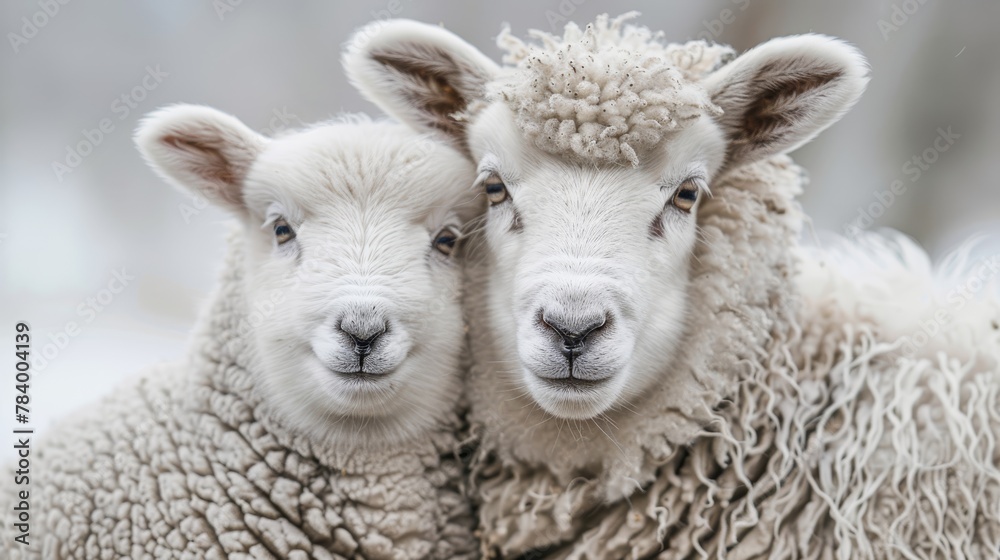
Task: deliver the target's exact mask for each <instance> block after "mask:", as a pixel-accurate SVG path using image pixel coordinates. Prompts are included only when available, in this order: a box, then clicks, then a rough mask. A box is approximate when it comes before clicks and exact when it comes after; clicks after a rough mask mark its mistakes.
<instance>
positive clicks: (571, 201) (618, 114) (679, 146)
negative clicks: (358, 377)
mask: <svg viewBox="0 0 1000 560" xmlns="http://www.w3.org/2000/svg"><path fill="white" fill-rule="evenodd" d="M622 21H623V19H621V18H620V19H619V20H615V21H614V22H611V23H609V21H608V20H607V18H603V19H602V18H599V19H598V21H597V22H596V23H595V24H593V25H590V26H588V27H587V29H586V30H585V31H583V30H580V29H579V28H577V27H576V26H572V25H571V26H567V30H566V34H565V36H564V37H561V38H560V37H553V36H550V35H546V34H541V35H542V37H541V43H542V44H541V45H527V44H525V43H523V42H520V41H516V40H513V39H511V38H510V37H509V36H508V34H506V33H504V34H502V35H501V40H500V42H501V45H502V46H504V47H506V48H507V49H508V56H507V58H506V59H505V61H506V62H509V63H512V65H511V66H506V67H502V68H501V67H499V66H497V65H496V64H495V63H493V62H492V61H490V60H489V59H488V58H486V57H485V56H484V55H482V54H481V53H479V51H477V50H476V49H475V48H473V47H472V46H470V45H468V44H467V43H465V42H463V41H462V40H461V39H459V38H458V37H456V36H454V35H452V34H450V33H448V32H446V31H444V30H442V29H440V28H438V27H432V26H425V25H422V24H417V23H415V22H408V21H395V22H387V23H386V22H380V23H377V24H373V25H372V26H370V27H369V28H366V29H362V30H361V31H359V32H358V34H357V36H356V38H355V40H354V41H353V43H352V44H351V45H350V48H349V50H348V52H347V53H346V54H345V57H344V63H345V68H346V69H347V72H348V74H349V76H350V77H351V78H352V81H353V82H354V83H355V85H356V86H357V87H358V88H359V89H360V90H361V91H362V92H363V93H364V94H366V95H367V96H368V97H369V98H370V99H372V100H373V101H374V102H376V103H377V104H379V105H380V106H381V107H383V108H384V109H385V110H386V111H388V112H390V113H391V114H393V115H394V116H397V117H398V118H400V119H402V120H404V121H406V122H409V123H410V124H411V125H413V126H414V127H416V128H418V129H421V130H433V131H437V133H438V134H439V135H440V136H441V137H442V138H443V139H446V140H447V141H449V142H452V143H453V144H454V145H456V146H457V147H459V148H460V149H462V150H463V151H464V152H465V153H466V154H467V155H468V156H469V157H470V158H471V160H472V161H473V162H475V163H476V165H477V166H478V172H479V179H478V184H479V188H480V189H482V192H483V193H484V195H485V197H486V198H487V199H488V200H489V202H490V209H489V211H488V218H487V226H486V228H485V236H486V239H487V241H488V246H489V248H490V250H491V252H492V253H493V261H492V262H493V270H491V271H490V273H489V274H488V275H485V276H486V277H487V278H488V280H487V282H488V284H489V285H488V286H485V287H479V288H485V292H484V293H485V294H486V296H485V297H488V298H489V302H490V305H489V308H490V317H489V324H490V327H491V333H490V334H491V336H492V337H494V339H496V340H497V345H496V346H497V348H500V349H505V351H507V352H509V353H510V355H509V356H506V357H507V358H508V359H510V360H511V361H513V360H516V361H517V363H518V364H519V366H520V367H519V368H517V372H516V375H517V376H518V377H519V379H518V380H516V381H519V382H520V383H521V384H523V386H525V387H526V388H527V390H528V392H529V393H530V394H531V396H532V397H533V399H534V400H535V401H536V402H537V404H539V405H540V406H541V407H542V408H543V409H544V410H546V411H547V412H549V413H550V414H552V415H555V416H558V417H563V418H575V419H585V418H592V417H595V416H597V415H600V414H602V413H604V412H606V411H607V410H609V409H610V408H612V407H615V406H624V405H626V404H627V403H628V401H629V400H631V399H634V398H636V397H638V396H640V395H641V394H643V393H644V392H645V391H647V390H648V389H649V388H650V386H651V385H652V384H655V383H657V382H658V380H659V379H660V378H662V377H663V376H664V374H665V373H666V372H668V371H669V369H670V367H671V362H672V358H673V357H674V356H675V355H676V354H677V353H678V352H679V351H681V350H682V349H681V348H680V344H681V343H682V340H683V337H684V330H685V323H686V317H685V315H686V309H687V306H686V288H687V285H688V282H689V279H688V268H689V265H690V261H691V255H692V253H693V249H694V247H695V244H696V243H698V239H697V228H698V200H699V199H700V198H702V197H704V196H708V195H709V190H710V185H711V183H712V179H713V177H715V176H717V175H719V174H720V173H723V172H725V170H727V169H729V168H733V167H736V166H739V165H742V164H745V163H750V162H753V161H757V160H760V159H762V158H766V157H769V156H772V155H776V154H780V153H783V152H787V151H789V150H792V149H794V148H796V147H798V146H800V145H801V144H803V143H805V142H807V141H808V140H809V139H811V138H812V137H813V136H815V135H816V134H818V133H819V132H820V131H821V130H822V129H824V128H826V127H827V126H829V125H830V124H832V123H833V122H834V121H835V120H836V119H837V118H839V116H840V115H841V114H843V112H844V111H846V110H847V109H848V108H849V107H850V106H851V105H852V104H853V103H854V102H855V101H856V100H857V98H858V97H859V96H860V94H861V92H862V90H863V88H864V85H865V82H866V78H865V74H866V67H865V63H864V61H863V59H862V58H861V56H860V54H859V53H857V51H855V50H854V49H853V48H851V47H849V46H847V45H845V44H843V43H841V42H839V41H836V40H834V39H830V38H826V37H821V36H814V35H808V36H800V37H790V38H783V39H775V40H773V41H769V42H767V43H765V44H763V45H761V46H759V47H757V48H755V49H753V50H751V51H749V52H747V53H746V54H744V55H742V56H740V57H738V58H736V59H735V60H733V61H729V60H728V57H727V52H726V49H720V48H716V47H712V46H709V45H706V44H704V43H691V44H688V45H680V46H679V45H666V44H663V43H662V42H660V41H659V39H658V38H657V37H655V36H654V35H653V34H651V33H650V32H649V31H648V30H645V29H644V28H635V27H623V26H622ZM734 234H738V233H736V232H734ZM695 281H696V280H695ZM508 369H509V367H508Z"/></svg>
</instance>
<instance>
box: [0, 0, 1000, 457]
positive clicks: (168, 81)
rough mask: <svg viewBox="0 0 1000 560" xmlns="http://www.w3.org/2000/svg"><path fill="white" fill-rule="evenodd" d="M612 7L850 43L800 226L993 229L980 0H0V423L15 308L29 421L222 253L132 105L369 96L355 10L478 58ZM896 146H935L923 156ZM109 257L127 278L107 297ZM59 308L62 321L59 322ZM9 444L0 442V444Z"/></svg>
mask: <svg viewBox="0 0 1000 560" xmlns="http://www.w3.org/2000/svg"><path fill="white" fill-rule="evenodd" d="M50 4H51V5H50ZM54 6H58V8H55V7H54ZM46 9H48V10H49V12H51V14H50V13H46V12H45V10H46ZM632 9H636V10H639V11H641V12H642V13H643V16H642V18H641V19H640V23H642V24H644V25H647V26H649V27H652V28H654V29H662V30H664V31H665V32H666V33H667V36H668V37H670V38H672V39H676V40H686V39H692V38H697V37H701V38H712V39H715V40H718V41H720V42H724V43H729V44H732V45H734V46H735V47H737V48H738V49H740V50H743V49H746V48H749V47H751V46H753V45H755V44H757V43H760V42H762V41H765V40H767V39H768V38H771V37H775V36H779V35H789V34H796V33H805V32H818V33H825V34H829V35H834V36H838V37H841V38H843V39H845V40H847V41H850V42H851V43H854V44H855V45H857V46H858V47H860V48H861V50H862V51H864V52H865V54H866V55H867V56H868V58H869V60H870V62H871V66H872V75H873V79H872V82H871V84H870V86H869V89H868V92H867V94H866V95H865V96H864V97H863V98H862V100H861V102H860V103H859V104H858V106H857V107H856V108H855V109H854V110H853V111H852V112H851V113H850V114H849V115H848V116H847V117H846V118H844V119H843V120H842V121H841V122H840V123H839V124H837V125H836V126H834V127H833V128H832V129H831V130H829V131H827V132H826V133H824V134H823V135H822V136H821V137H820V138H819V139H818V140H816V141H814V142H813V143H812V144H810V145H808V146H807V147H805V148H803V149H801V150H799V151H798V152H797V153H796V154H795V157H796V159H797V160H798V162H799V163H801V164H802V165H804V166H805V167H806V169H808V170H809V172H810V174H811V177H812V184H811V185H810V188H809V190H808V192H807V193H806V194H805V196H804V197H803V204H804V205H805V207H806V210H807V211H808V212H809V214H810V215H811V216H812V217H813V220H814V225H815V227H816V229H817V230H833V231H837V232H841V233H843V232H844V231H845V228H847V227H848V226H849V225H850V224H852V223H856V221H857V220H858V219H859V216H861V215H862V214H863V213H865V214H868V215H871V214H878V215H877V216H873V218H874V219H873V220H872V221H873V224H872V226H871V227H880V226H889V227H893V228H896V229H899V230H901V231H903V232H905V233H906V234H908V235H910V236H913V237H915V238H916V239H917V240H918V241H920V242H921V243H922V244H924V246H925V247H927V249H928V250H929V251H930V253H931V254H932V255H934V256H936V257H940V256H941V255H942V254H944V253H946V252H947V251H948V250H949V249H951V248H954V247H955V246H956V245H957V244H958V243H960V242H961V240H963V239H964V238H965V237H967V236H968V235H970V234H971V233H973V232H987V231H991V232H994V233H998V232H1000V188H998V185H997V183H998V181H997V178H996V175H997V171H996V169H997V166H996V162H997V159H998V156H997V151H998V149H1000V103H998V102H997V99H998V97H1000V96H998V93H1000V56H998V53H1000V34H998V33H996V28H997V26H998V24H1000V3H997V2H992V1H987V0H983V1H981V2H979V1H964V2H963V1H956V2H948V3H947V4H946V3H945V2H944V1H943V0H919V1H918V0H905V1H903V0H894V1H876V2H873V1H870V0H865V1H861V0H858V1H854V2H837V3H834V2H801V1H800V2H795V1H793V0H787V1H765V0H717V1H705V2H680V1H665V0H651V1H643V2H634V1H615V2H610V1H601V0H505V1H503V2H490V3H479V2H468V1H455V2H444V1H425V0H377V1H372V2H360V1H352V2H318V1H316V2H281V3H279V2H264V1H258V0H214V2H213V1H201V2H193V1H186V2H154V1H152V0H145V1H138V2H108V1H91V2H80V1H78V2H68V3H67V4H66V5H61V4H58V2H56V0H41V1H25V2H3V3H2V4H0V30H2V31H3V33H4V35H5V38H6V44H5V45H3V46H0V84H2V86H0V124H2V130H0V332H2V333H7V334H5V335H3V336H0V341H3V343H2V344H4V345H7V346H6V347H4V348H9V349H10V350H9V351H8V350H6V349H4V350H3V352H4V353H5V354H6V355H7V356H8V357H6V358H4V361H3V370H4V371H10V372H11V373H10V374H9V375H4V376H3V377H2V382H0V403H3V405H2V406H0V427H3V432H4V433H8V434H9V429H10V427H11V426H12V424H13V410H11V409H12V408H13V396H14V395H13V384H14V380H13V368H12V366H13V357H12V356H10V354H11V353H12V351H13V348H12V346H13V340H14V324H15V322H16V321H18V320H26V321H28V322H30V324H31V327H32V331H33V333H34V346H33V350H34V352H35V354H37V355H42V356H43V358H46V359H45V360H44V363H39V364H38V367H36V370H35V373H34V377H33V382H32V383H33V386H32V393H31V396H32V406H31V408H32V421H31V426H33V427H34V428H36V430H37V431H42V432H43V431H44V430H45V428H46V427H48V426H50V425H51V423H52V421H53V420H54V419H57V418H58V417H60V416H62V415H64V414H66V413H68V412H70V411H72V410H73V409H75V408H78V407H80V406H82V405H84V404H85V403H88V402H91V401H93V400H95V399H96V398H97V397H99V396H100V395H101V394H104V393H106V392H108V391H109V390H110V389H111V388H112V387H113V386H114V385H115V384H116V383H118V382H119V381H120V380H121V379H122V378H123V377H124V376H127V375H132V374H134V373H135V372H137V371H139V370H141V369H142V368H143V367H144V366H147V365H149V364H151V363H153V362H157V361H162V360H172V359H176V358H178V357H180V356H181V355H182V354H183V352H184V350H185V346H186V338H187V333H188V331H189V329H190V327H191V325H192V324H193V322H194V321H195V318H196V316H197V313H198V310H199V309H200V307H201V305H202V304H203V302H204V300H205V297H206V295H207V294H208V291H209V290H210V288H211V286H212V284H213V282H214V277H215V273H216V271H217V267H218V263H219V262H220V258H221V256H222V254H223V249H224V248H223V243H222V241H223V233H224V231H225V220H226V216H225V215H224V214H223V213H222V212H220V211H218V210H216V209H214V208H207V209H203V210H199V209H198V208H197V207H196V206H195V205H194V202H193V201H192V200H191V199H190V198H188V197H186V196H184V195H183V194H181V193H180V192H177V191H175V190H172V189H171V188H169V187H168V186H167V185H166V184H164V183H163V182H161V181H159V180H158V179H157V178H156V177H154V175H153V174H152V172H151V171H149V170H148V169H147V168H146V167H145V165H144V164H143V162H142V161H141V159H140V158H139V155H138V153H137V152H136V150H135V149H134V147H133V146H132V143H131V134H132V131H133V130H134V128H135V126H136V122H137V120H138V119H139V118H140V117H141V116H142V115H143V114H145V113H147V112H149V111H152V110H153V109H155V108H157V107H159V106H162V105H165V104H169V103H176V102H187V103H202V104H207V105H211V106H214V107H217V108H219V109H222V110H224V111H227V112H230V113H232V114H234V115H236V116H238V117H239V118H241V119H242V120H243V121H244V122H246V123H247V124H249V125H250V126H251V127H254V128H256V129H259V130H271V131H275V130H279V129H283V128H288V127H296V126H300V125H301V124H303V123H311V122H314V121H317V120H322V119H326V118H328V117H330V116H332V115H336V114H337V113H340V112H342V111H373V110H374V108H373V107H372V106H371V105H369V104H368V103H366V102H364V101H363V100H362V99H360V98H359V96H358V95H357V94H356V93H354V91H353V90H352V89H351V88H350V87H349V86H348V84H347V82H346V80H345V79H344V76H343V75H342V73H341V69H340V63H339V60H338V54H339V50H340V46H341V43H342V42H343V41H345V40H346V39H347V38H348V36H349V34H350V33H351V31H352V30H353V29H354V28H356V27H357V26H360V25H362V24H364V23H366V22H368V21H370V20H372V19H375V18H385V17H389V16H395V17H406V18H413V19H418V20H422V21H426V22H434V23H441V24H443V25H444V26H445V27H447V28H448V29H451V30H453V31H455V32H457V33H458V34H460V35H461V36H463V37H464V38H465V39H467V40H468V41H469V42H471V43H472V44H474V45H476V46H477V47H479V48H480V49H482V50H483V51H484V52H486V53H487V54H490V55H493V56H495V57H498V56H499V51H498V49H497V48H496V47H495V46H494V38H495V36H496V34H497V32H498V31H499V29H500V26H501V23H502V22H508V23H510V24H511V26H512V28H513V30H514V31H515V33H517V34H519V35H523V34H524V33H525V31H526V30H527V29H528V28H539V29H543V30H546V31H559V30H561V28H562V25H563V24H564V23H565V21H567V20H568V19H571V20H575V21H577V22H580V23H586V22H588V21H591V20H592V19H593V17H594V16H596V15H597V14H600V13H603V12H611V13H612V14H613V15H614V14H618V13H622V12H625V11H628V10H632ZM32 21H33V23H32ZM102 123H103V125H104V130H103V131H101V125H102ZM949 127H950V130H951V134H952V135H953V136H954V135H957V139H955V140H954V142H953V143H952V144H951V145H949V146H948V149H947V151H937V150H931V151H929V152H928V151H927V150H928V149H932V147H933V146H934V142H935V138H936V137H937V136H938V134H939V130H948V129H949ZM88 145H90V149H89V150H88V149H87V146H88ZM938 145H939V146H940V145H943V144H942V143H941V142H939V143H938ZM80 146H82V149H80V150H77V148H78V147H80ZM74 151H75V152H77V153H76V154H73V153H70V152H74ZM79 152H84V153H79ZM76 156H79V157H76ZM914 157H917V158H921V159H926V160H930V159H933V160H934V161H933V163H924V164H923V168H921V167H917V164H916V163H912V159H913V158H914ZM908 161H909V162H911V163H910V164H907V162H908ZM915 170H919V173H916V172H915ZM895 180H902V181H903V182H904V184H905V185H906V191H905V192H904V193H903V194H902V195H899V196H896V197H895V199H894V200H891V201H888V202H886V201H887V200H888V199H887V198H886V195H885V194H879V193H882V192H883V191H888V190H889V188H890V185H891V184H892V183H893V181H895ZM861 225H863V226H867V225H868V222H867V220H865V221H863V222H862V223H861ZM993 242H994V243H995V239H994V241H993ZM991 250H992V251H993V252H994V253H996V252H1000V246H997V245H993V246H992V249H991ZM123 267H124V273H125V274H126V275H128V276H132V277H134V278H133V279H132V280H129V281H128V283H127V285H125V286H124V287H123V289H121V290H120V293H117V294H113V293H112V292H111V291H110V290H109V288H115V289H118V287H119V285H120V284H119V282H112V279H113V278H114V276H115V273H116V272H118V274H119V275H121V274H122V268H123ZM91 302H93V305H91ZM97 308H100V311H98V310H97ZM71 321H72V322H75V323H76V324H77V327H78V328H77V329H69V332H67V328H66V325H67V323H68V322H71ZM43 351H44V352H45V353H44V354H42V353H43ZM11 452H12V450H11V449H10V445H7V444H4V443H3V440H0V458H7V457H9V456H10V455H11Z"/></svg>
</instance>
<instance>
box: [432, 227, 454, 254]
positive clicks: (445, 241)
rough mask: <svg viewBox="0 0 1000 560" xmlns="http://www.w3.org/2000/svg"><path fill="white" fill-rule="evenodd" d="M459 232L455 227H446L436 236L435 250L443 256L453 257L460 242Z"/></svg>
mask: <svg viewBox="0 0 1000 560" xmlns="http://www.w3.org/2000/svg"><path fill="white" fill-rule="evenodd" d="M458 235H459V233H458V231H457V230H456V229H455V228H453V227H450V226H448V227H445V228H443V229H442V230H441V231H439V232H438V233H437V235H435V236H434V248H435V249H437V250H438V251H439V252H440V253H441V254H442V255H445V256H447V255H451V254H452V252H454V251H455V244H456V243H457V242H458Z"/></svg>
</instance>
